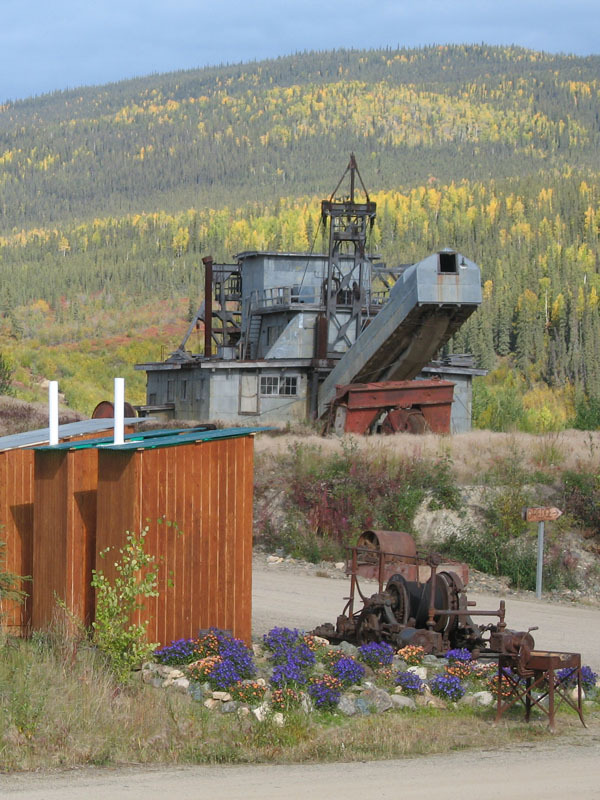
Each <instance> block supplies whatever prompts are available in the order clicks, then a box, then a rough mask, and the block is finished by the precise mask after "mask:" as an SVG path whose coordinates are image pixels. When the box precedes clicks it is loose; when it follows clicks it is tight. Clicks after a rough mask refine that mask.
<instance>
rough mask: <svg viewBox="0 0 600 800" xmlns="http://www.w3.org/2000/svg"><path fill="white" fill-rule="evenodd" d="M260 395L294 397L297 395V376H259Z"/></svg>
mask: <svg viewBox="0 0 600 800" xmlns="http://www.w3.org/2000/svg"><path fill="white" fill-rule="evenodd" d="M260 393H261V395H263V396H267V397H269V396H273V395H279V396H281V395H283V396H285V397H295V396H296V395H297V394H298V376H297V375H282V376H279V375H261V376H260Z"/></svg>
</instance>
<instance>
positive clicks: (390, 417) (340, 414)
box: [323, 378, 454, 436]
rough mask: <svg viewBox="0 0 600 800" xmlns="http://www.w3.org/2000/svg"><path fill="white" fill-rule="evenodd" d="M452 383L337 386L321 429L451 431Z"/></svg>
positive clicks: (337, 430)
mask: <svg viewBox="0 0 600 800" xmlns="http://www.w3.org/2000/svg"><path fill="white" fill-rule="evenodd" d="M453 396H454V384H453V383H452V382H451V381H443V380H440V379H439V378H433V379H431V380H419V381H380V382H378V383H351V384H349V385H347V386H338V387H337V391H336V396H335V398H334V399H333V401H332V402H331V405H330V407H329V413H328V415H327V418H326V420H325V427H324V431H323V432H324V433H329V432H331V431H333V432H334V433H337V434H338V435H340V436H341V435H342V434H343V433H359V434H368V433H398V432H401V431H406V432H408V433H425V432H426V431H431V433H450V418H451V414H452V400H453Z"/></svg>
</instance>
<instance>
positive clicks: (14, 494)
mask: <svg viewBox="0 0 600 800" xmlns="http://www.w3.org/2000/svg"><path fill="white" fill-rule="evenodd" d="M0 526H1V527H0V540H1V541H3V542H4V543H5V545H6V548H5V556H6V560H5V563H4V565H3V566H4V567H5V569H6V570H7V572H12V573H14V574H15V575H23V576H27V575H28V576H31V575H32V574H33V451H32V450H6V451H4V452H1V453H0ZM19 588H21V589H22V590H23V591H25V592H27V594H28V595H29V596H28V597H27V598H26V600H25V602H24V603H23V604H22V605H20V604H18V603H13V602H9V601H3V602H2V608H1V609H0V611H1V612H2V617H1V618H2V623H3V627H4V629H5V630H6V631H7V632H8V633H12V634H17V635H18V634H20V633H21V632H22V631H28V630H29V628H30V623H31V607H32V592H33V584H32V582H31V581H22V582H21V585H20V586H19Z"/></svg>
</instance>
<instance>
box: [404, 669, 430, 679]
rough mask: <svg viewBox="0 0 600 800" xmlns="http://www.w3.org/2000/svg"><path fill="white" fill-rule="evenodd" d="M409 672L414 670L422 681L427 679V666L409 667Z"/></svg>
mask: <svg viewBox="0 0 600 800" xmlns="http://www.w3.org/2000/svg"><path fill="white" fill-rule="evenodd" d="M406 671H407V672H414V673H415V675H418V677H419V678H421V680H422V681H426V680H427V667H409V668H408V669H407V670H406Z"/></svg>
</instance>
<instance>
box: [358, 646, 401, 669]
mask: <svg viewBox="0 0 600 800" xmlns="http://www.w3.org/2000/svg"><path fill="white" fill-rule="evenodd" d="M358 657H359V658H360V660H361V661H364V662H365V664H367V665H368V666H369V667H371V669H377V668H378V667H384V666H387V665H388V664H391V663H392V659H393V658H394V648H393V647H392V646H391V645H389V644H387V642H369V643H368V644H362V645H361V646H360V647H359V648H358Z"/></svg>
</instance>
